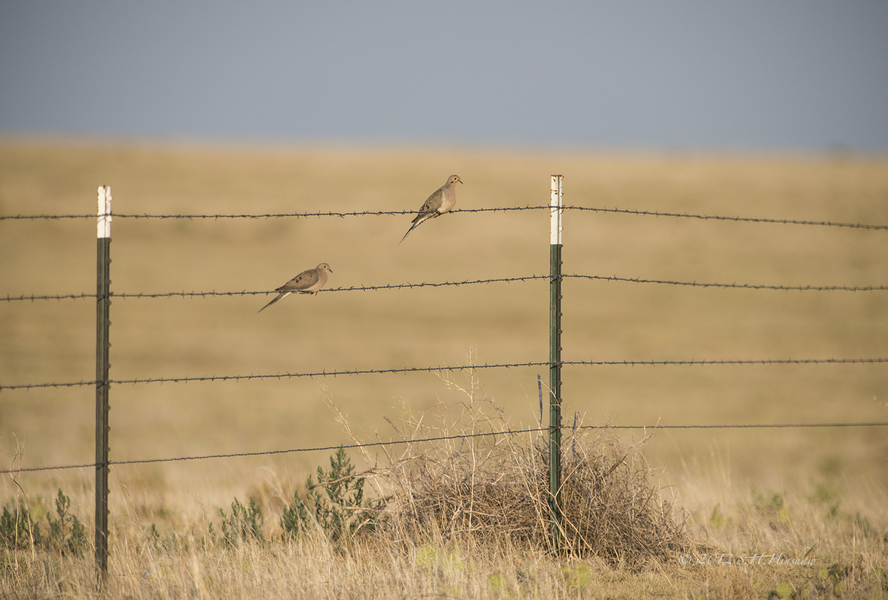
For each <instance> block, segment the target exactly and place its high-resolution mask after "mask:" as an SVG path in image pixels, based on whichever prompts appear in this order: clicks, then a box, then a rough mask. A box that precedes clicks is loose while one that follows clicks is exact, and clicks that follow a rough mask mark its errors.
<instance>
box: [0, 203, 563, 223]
mask: <svg viewBox="0 0 888 600" xmlns="http://www.w3.org/2000/svg"><path fill="white" fill-rule="evenodd" d="M548 208H550V207H549V206H548V205H547V206H495V207H489V208H454V209H452V210H451V211H450V212H451V213H480V212H511V211H522V210H540V209H548ZM415 214H416V211H415V210H358V211H317V212H290V213H261V214H244V213H240V214H235V213H229V214H224V213H220V214H191V215H183V214H179V215H174V214H165V215H163V214H162V215H151V214H147V213H143V214H135V213H120V214H118V213H114V214H113V215H112V217H114V218H115V219H157V220H167V219H186V220H219V219H223V220H224V219H280V218H300V219H301V218H311V217H317V218H320V217H339V218H345V217H379V216H403V215H415ZM95 218H97V215H94V214H93V215H0V221H2V220H21V221H27V220H53V219H95Z"/></svg>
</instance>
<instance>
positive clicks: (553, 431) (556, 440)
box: [549, 175, 563, 551]
mask: <svg viewBox="0 0 888 600" xmlns="http://www.w3.org/2000/svg"><path fill="white" fill-rule="evenodd" d="M562 179H563V177H562V176H561V175H552V197H551V204H550V206H551V209H550V212H551V234H550V246H549V272H550V276H551V279H550V281H549V393H550V395H549V518H550V520H551V533H552V545H553V547H554V548H555V549H556V551H557V550H558V549H559V547H560V545H561V211H562V203H561V198H562V195H561V182H562Z"/></svg>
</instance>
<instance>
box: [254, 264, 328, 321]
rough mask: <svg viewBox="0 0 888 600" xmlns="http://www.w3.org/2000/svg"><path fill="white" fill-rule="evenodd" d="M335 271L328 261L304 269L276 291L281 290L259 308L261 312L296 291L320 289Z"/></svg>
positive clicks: (305, 292)
mask: <svg viewBox="0 0 888 600" xmlns="http://www.w3.org/2000/svg"><path fill="white" fill-rule="evenodd" d="M332 272H333V271H332V270H331V269H330V265H328V264H327V263H321V264H319V265H318V266H317V267H315V268H314V269H309V270H308V271H303V272H302V273H300V274H299V275H297V276H296V277H294V278H293V279H291V280H290V281H288V282H287V283H285V284H284V285H282V286H281V287H279V288H278V289H276V290H275V291H276V292H280V293H279V294H278V295H277V297H276V298H275V299H274V300H272V301H271V302H269V303H268V304H266V305H265V306H263V307H262V308H260V309H259V312H262V311H263V310H265V309H266V308H268V307H269V306H271V305H272V304H274V303H275V302H277V301H278V300H280V299H281V298H284V297H286V296H289V295H290V294H292V293H294V292H298V293H300V294H314V293H315V292H317V291H318V290H319V289H321V288H322V287H324V284H325V283H327V273H332Z"/></svg>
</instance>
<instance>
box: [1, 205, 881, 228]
mask: <svg viewBox="0 0 888 600" xmlns="http://www.w3.org/2000/svg"><path fill="white" fill-rule="evenodd" d="M551 208H552V207H551V206H550V205H541V206H530V205H528V206H497V207H487V208H454V209H452V210H451V211H450V212H451V213H480V212H510V211H524V210H551ZM562 210H578V211H592V212H599V213H613V214H627V215H634V216H646V217H671V218H679V219H698V220H705V221H733V222H740V223H766V224H773V225H803V226H815V227H840V228H850V229H868V230H888V225H878V224H869V223H848V222H840V221H815V220H809V219H774V218H768V217H740V216H725V215H706V214H695V213H677V212H661V211H654V210H639V209H632V208H606V207H595V206H577V205H570V206H563V207H562ZM415 213H416V211H415V210H363V211H318V212H291V213H264V214H244V213H228V214H224V213H220V214H191V215H183V214H178V215H174V214H160V215H151V214H147V213H142V214H135V213H121V214H114V215H113V216H114V217H115V218H120V219H158V220H165V219H190V220H219V219H279V218H311V217H316V218H321V217H339V218H345V217H365V216H393V215H394V216H403V215H411V214H415ZM95 218H96V215H0V221H5V220H52V219H95Z"/></svg>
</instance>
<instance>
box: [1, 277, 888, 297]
mask: <svg viewBox="0 0 888 600" xmlns="http://www.w3.org/2000/svg"><path fill="white" fill-rule="evenodd" d="M561 277H562V278H563V279H590V280H595V281H612V282H613V281H616V282H623V283H647V284H657V285H673V286H684V287H700V288H727V289H745V290H776V291H784V292H788V291H796V292H884V291H888V285H867V286H848V285H782V284H776V285H772V284H758V283H718V282H704V281H672V280H668V279H642V278H637V277H618V276H616V275H581V274H563V275H561ZM543 279H551V276H550V275H525V276H521V277H496V278H491V279H469V280H465V281H442V282H431V283H430V282H422V283H409V282H408V283H391V284H384V285H359V286H351V287H338V288H326V289H321V290H318V292H317V293H331V292H333V293H335V292H369V291H378V290H400V289H413V288H426V287H432V288H434V287H448V286H450V287H459V286H461V285H485V284H492V283H510V282H515V281H520V282H523V281H533V280H543ZM276 293H277V291H275V290H261V291H246V290H244V291H240V292H217V291H209V292H184V291H183V292H157V293H147V292H136V293H129V292H112V293H111V296H112V297H113V298H123V299H133V298H135V299H138V298H142V299H144V298H206V297H214V296H267V295H269V294H276ZM86 298H92V299H95V298H96V295H95V294H60V295H31V296H25V295H21V296H9V295H7V296H6V297H5V298H3V297H0V302H17V301H31V302H34V301H37V300H80V299H86Z"/></svg>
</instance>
